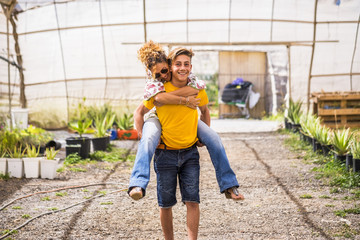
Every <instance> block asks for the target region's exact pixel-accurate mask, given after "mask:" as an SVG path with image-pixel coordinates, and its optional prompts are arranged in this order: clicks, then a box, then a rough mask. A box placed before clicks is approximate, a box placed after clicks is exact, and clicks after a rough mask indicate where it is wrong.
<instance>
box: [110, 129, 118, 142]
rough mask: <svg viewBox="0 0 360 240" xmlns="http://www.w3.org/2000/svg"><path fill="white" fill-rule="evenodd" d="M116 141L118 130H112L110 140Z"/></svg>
mask: <svg viewBox="0 0 360 240" xmlns="http://www.w3.org/2000/svg"><path fill="white" fill-rule="evenodd" d="M115 139H117V130H116V129H111V135H110V140H115Z"/></svg>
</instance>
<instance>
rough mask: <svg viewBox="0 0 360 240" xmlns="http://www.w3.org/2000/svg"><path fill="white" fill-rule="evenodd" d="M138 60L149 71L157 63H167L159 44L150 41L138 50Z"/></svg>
mask: <svg viewBox="0 0 360 240" xmlns="http://www.w3.org/2000/svg"><path fill="white" fill-rule="evenodd" d="M138 59H139V60H140V61H141V62H142V63H143V64H144V65H145V67H146V68H147V69H148V70H150V71H151V70H152V68H153V67H154V66H155V65H156V64H157V63H162V62H167V63H168V59H167V56H166V54H165V51H164V49H163V48H162V47H161V46H160V44H158V43H154V42H153V41H152V40H150V41H149V42H147V43H145V44H144V45H143V46H142V47H141V48H140V49H139V50H138Z"/></svg>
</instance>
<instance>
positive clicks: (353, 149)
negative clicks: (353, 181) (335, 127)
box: [349, 138, 360, 172]
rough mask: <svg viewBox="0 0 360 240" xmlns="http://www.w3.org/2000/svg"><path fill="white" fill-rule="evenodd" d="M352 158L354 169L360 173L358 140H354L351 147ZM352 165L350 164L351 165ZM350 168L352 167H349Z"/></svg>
mask: <svg viewBox="0 0 360 240" xmlns="http://www.w3.org/2000/svg"><path fill="white" fill-rule="evenodd" d="M350 149H351V154H352V156H353V158H352V164H353V165H352V169H353V171H354V172H360V142H359V141H358V139H357V138H353V141H352V142H351V145H350ZM349 164H350V163H349ZM349 167H350V166H349Z"/></svg>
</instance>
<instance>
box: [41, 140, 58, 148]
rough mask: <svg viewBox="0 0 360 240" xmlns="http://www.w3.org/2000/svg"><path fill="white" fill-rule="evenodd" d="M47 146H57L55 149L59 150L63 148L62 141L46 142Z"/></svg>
mask: <svg viewBox="0 0 360 240" xmlns="http://www.w3.org/2000/svg"><path fill="white" fill-rule="evenodd" d="M45 147H46V148H55V150H59V149H60V148H61V143H60V142H56V141H54V140H51V141H49V142H48V143H46V145H45Z"/></svg>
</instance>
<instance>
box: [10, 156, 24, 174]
mask: <svg viewBox="0 0 360 240" xmlns="http://www.w3.org/2000/svg"><path fill="white" fill-rule="evenodd" d="M7 162H8V173H9V176H10V177H15V178H22V177H23V176H24V163H23V160H22V159H21V158H8V159H7Z"/></svg>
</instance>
